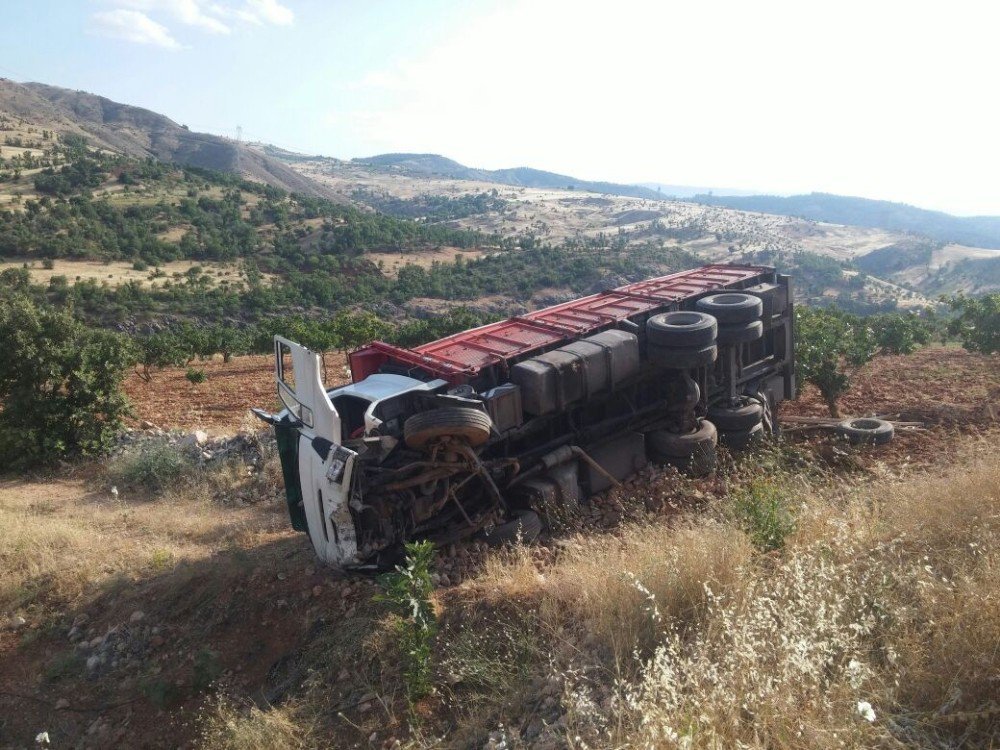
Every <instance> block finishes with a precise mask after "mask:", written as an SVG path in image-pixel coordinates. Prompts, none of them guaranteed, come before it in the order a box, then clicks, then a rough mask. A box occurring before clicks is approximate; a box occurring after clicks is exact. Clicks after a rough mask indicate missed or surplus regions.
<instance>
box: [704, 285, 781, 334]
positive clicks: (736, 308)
mask: <svg viewBox="0 0 1000 750" xmlns="http://www.w3.org/2000/svg"><path fill="white" fill-rule="evenodd" d="M695 304H696V306H697V308H698V309H699V310H700V311H701V312H703V313H708V314H709V315H711V316H713V317H714V318H715V319H716V320H718V321H719V326H720V328H721V327H722V326H731V325H739V324H740V323H750V322H751V321H754V320H759V319H760V316H761V315H763V314H764V303H763V302H762V301H761V299H760V297H754V296H753V295H751V294H741V293H739V292H724V293H723V294H712V295H710V296H708V297H702V298H701V299H700V300H698V302H696V303H695Z"/></svg>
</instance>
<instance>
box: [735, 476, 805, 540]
mask: <svg viewBox="0 0 1000 750" xmlns="http://www.w3.org/2000/svg"><path fill="white" fill-rule="evenodd" d="M732 512H733V515H734V516H735V517H736V520H737V522H738V523H739V524H740V525H741V526H742V527H743V530H744V531H745V532H746V533H747V536H749V537H750V540H751V541H752V542H753V544H754V546H755V547H757V549H759V550H761V551H762V552H771V551H773V550H777V549H781V548H782V547H783V546H784V545H785V537H787V536H788V535H789V534H791V533H792V531H794V530H795V521H794V519H793V517H792V514H791V512H790V510H789V502H788V498H787V497H786V496H785V491H784V489H783V488H782V487H780V486H778V485H776V484H775V483H773V482H768V481H765V480H760V479H758V480H756V481H754V482H751V483H750V484H749V485H748V486H747V487H741V488H739V490H737V491H736V492H735V493H734V495H733V501H732Z"/></svg>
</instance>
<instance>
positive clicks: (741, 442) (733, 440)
mask: <svg viewBox="0 0 1000 750" xmlns="http://www.w3.org/2000/svg"><path fill="white" fill-rule="evenodd" d="M719 441H720V442H721V443H722V444H723V445H724V446H726V447H727V448H728V449H729V450H731V451H742V450H746V449H747V448H749V447H751V446H753V445H758V444H759V443H762V442H764V425H763V424H761V423H760V422H758V423H757V424H756V425H754V426H753V427H751V428H750V429H749V430H730V431H729V432H720V433H719Z"/></svg>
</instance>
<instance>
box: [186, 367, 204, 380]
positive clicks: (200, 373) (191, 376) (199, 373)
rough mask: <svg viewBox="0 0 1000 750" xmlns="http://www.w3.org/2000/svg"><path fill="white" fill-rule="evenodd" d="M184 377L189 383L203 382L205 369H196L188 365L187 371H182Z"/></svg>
mask: <svg viewBox="0 0 1000 750" xmlns="http://www.w3.org/2000/svg"><path fill="white" fill-rule="evenodd" d="M184 377H185V378H187V379H188V382H189V383H192V384H193V383H204V382H205V371H204V370H196V369H194V368H193V367H189V368H188V370H187V372H186V373H184Z"/></svg>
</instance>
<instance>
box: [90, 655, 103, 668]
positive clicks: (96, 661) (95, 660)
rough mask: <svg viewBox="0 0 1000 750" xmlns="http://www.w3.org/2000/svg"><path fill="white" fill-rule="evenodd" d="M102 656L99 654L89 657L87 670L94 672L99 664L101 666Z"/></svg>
mask: <svg viewBox="0 0 1000 750" xmlns="http://www.w3.org/2000/svg"><path fill="white" fill-rule="evenodd" d="M101 661H102V659H101V657H100V656H98V655H97V654H94V655H93V656H89V657H87V670H88V671H90V672H93V671H94V670H95V669H97V668H98V667H99V666H101Z"/></svg>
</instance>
